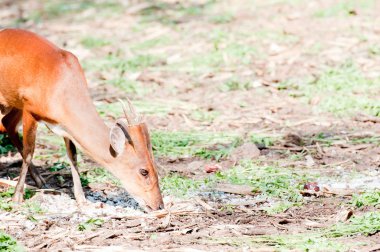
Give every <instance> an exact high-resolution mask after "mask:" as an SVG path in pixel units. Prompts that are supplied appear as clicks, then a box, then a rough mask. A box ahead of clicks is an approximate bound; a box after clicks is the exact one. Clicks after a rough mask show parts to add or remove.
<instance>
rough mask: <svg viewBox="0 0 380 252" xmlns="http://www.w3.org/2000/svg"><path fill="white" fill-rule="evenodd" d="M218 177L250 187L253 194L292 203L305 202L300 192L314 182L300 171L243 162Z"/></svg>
mask: <svg viewBox="0 0 380 252" xmlns="http://www.w3.org/2000/svg"><path fill="white" fill-rule="evenodd" d="M218 176H219V178H220V179H223V180H226V181H228V182H230V183H233V184H244V185H250V186H252V191H253V192H258V193H260V194H261V195H263V196H265V197H270V198H275V199H281V200H286V201H288V202H290V203H302V202H303V196H302V195H301V194H300V190H301V189H302V188H303V185H304V184H305V182H307V181H311V180H312V179H311V177H310V176H309V175H307V174H306V173H305V174H303V173H301V172H300V171H295V170H290V169H287V170H284V169H281V168H278V167H274V166H261V165H257V164H256V163H254V162H252V161H243V162H241V163H240V164H239V165H238V166H236V167H234V168H232V169H230V170H227V171H223V172H221V173H220V174H219V175H218Z"/></svg>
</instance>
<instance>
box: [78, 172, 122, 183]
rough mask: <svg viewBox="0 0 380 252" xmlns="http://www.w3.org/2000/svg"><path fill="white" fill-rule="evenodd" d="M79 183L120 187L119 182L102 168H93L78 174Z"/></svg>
mask: <svg viewBox="0 0 380 252" xmlns="http://www.w3.org/2000/svg"><path fill="white" fill-rule="evenodd" d="M80 179H81V182H82V183H84V184H87V185H88V184H89V183H104V184H108V183H111V184H113V185H116V186H121V183H120V181H119V180H118V179H117V178H115V177H114V176H113V175H112V174H111V173H110V172H109V171H107V170H105V169H104V168H95V169H92V170H89V171H87V172H86V173H82V174H80Z"/></svg>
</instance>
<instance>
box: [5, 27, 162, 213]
mask: <svg viewBox="0 0 380 252" xmlns="http://www.w3.org/2000/svg"><path fill="white" fill-rule="evenodd" d="M128 104H129V108H130V111H127V108H126V106H125V105H124V104H123V110H124V114H125V118H122V119H119V120H117V121H116V122H115V124H114V125H113V126H112V127H111V128H108V127H107V126H106V124H105V123H104V122H103V120H102V119H101V118H100V116H99V115H98V113H97V111H96V109H95V106H94V105H93V103H92V100H91V98H90V94H89V91H88V88H87V83H86V79H85V76H84V73H83V70H82V68H81V66H80V64H79V62H78V59H77V58H76V57H75V56H74V55H73V54H71V53H70V52H68V51H65V50H62V49H60V48H58V47H56V46H55V45H53V44H52V43H50V42H49V41H47V40H46V39H44V38H42V37H40V36H38V35H36V34H34V33H32V32H29V31H25V30H19V29H5V30H2V31H0V112H1V114H2V115H3V118H2V119H1V123H2V125H1V124H0V129H2V130H4V129H5V130H6V132H7V133H8V135H9V138H10V139H11V141H12V143H13V144H14V145H15V146H16V147H17V149H18V151H19V152H20V153H21V156H22V159H23V163H22V167H21V172H20V177H19V179H18V183H17V186H16V189H15V193H14V195H13V198H12V199H13V201H15V202H21V201H22V200H23V193H24V183H25V177H26V174H27V172H28V170H29V172H30V174H31V176H32V178H33V179H34V180H35V181H36V184H37V185H38V186H41V185H42V184H43V183H44V180H43V178H42V177H41V176H40V174H39V173H38V171H37V169H35V168H34V167H33V165H32V158H33V152H34V147H35V139H36V131H37V124H38V122H42V123H44V124H46V125H47V126H48V128H50V129H51V130H52V131H53V132H54V133H56V134H58V135H60V136H62V137H63V138H64V142H65V145H66V150H67V155H68V157H69V161H70V167H71V173H72V177H73V181H74V195H75V198H76V200H77V202H78V204H80V205H82V204H83V203H84V202H85V201H86V199H85V196H84V193H83V189H82V186H81V182H80V178H79V173H78V169H77V161H76V147H75V146H79V147H80V148H81V149H82V150H83V152H84V153H86V154H87V155H89V156H90V157H92V158H93V159H94V160H95V161H96V162H97V163H99V164H100V165H102V166H104V167H105V168H106V169H108V170H109V171H110V172H111V173H112V174H113V175H115V176H116V177H117V178H118V179H120V181H121V183H122V185H123V186H124V188H125V189H126V190H127V191H128V192H129V193H130V194H131V195H132V196H133V197H134V198H135V199H136V200H137V201H138V202H139V203H140V204H141V203H143V204H144V205H145V206H146V208H147V209H148V210H158V209H163V207H164V205H163V201H162V196H161V192H160V188H159V185H158V177H157V171H156V166H155V163H154V158H153V154H152V147H151V143H150V137H149V133H148V129H147V126H146V124H145V123H144V122H141V120H140V118H139V116H138V115H137V114H136V112H135V111H134V109H133V107H132V106H131V104H130V102H129V101H128ZM20 122H22V128H23V129H22V131H23V140H22V142H21V141H20V139H19V137H18V133H17V125H18V124H19V123H20Z"/></svg>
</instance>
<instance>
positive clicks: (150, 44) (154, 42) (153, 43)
mask: <svg viewBox="0 0 380 252" xmlns="http://www.w3.org/2000/svg"><path fill="white" fill-rule="evenodd" d="M170 42H171V39H170V38H169V37H167V36H161V37H158V38H153V39H148V40H144V41H143V42H140V43H136V44H134V45H132V46H131V49H132V50H133V51H136V52H138V51H141V50H147V49H152V48H155V47H158V46H164V45H168V44H170Z"/></svg>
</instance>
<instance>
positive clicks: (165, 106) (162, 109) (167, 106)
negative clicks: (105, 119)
mask: <svg viewBox="0 0 380 252" xmlns="http://www.w3.org/2000/svg"><path fill="white" fill-rule="evenodd" d="M132 103H133V106H134V107H135V108H136V110H137V111H138V113H140V114H148V115H157V116H166V115H167V114H168V113H169V112H171V111H174V110H178V109H181V110H190V111H193V110H196V106H195V105H193V104H191V103H186V102H179V101H176V100H169V99H167V100H165V101H163V100H162V101H161V100H156V101H146V100H135V101H133V102H132ZM96 107H97V110H98V112H99V114H100V115H101V116H106V115H108V116H113V117H121V116H123V109H122V107H121V104H120V102H115V103H98V104H97V105H96Z"/></svg>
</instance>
